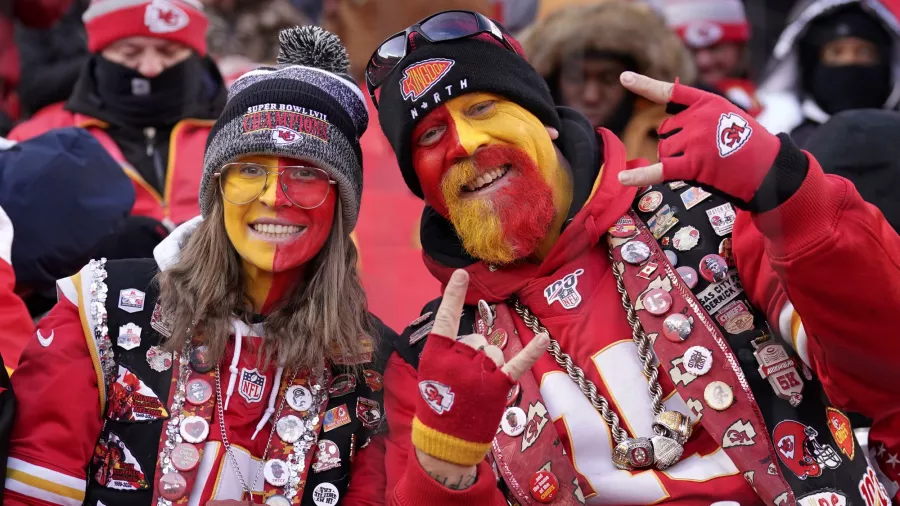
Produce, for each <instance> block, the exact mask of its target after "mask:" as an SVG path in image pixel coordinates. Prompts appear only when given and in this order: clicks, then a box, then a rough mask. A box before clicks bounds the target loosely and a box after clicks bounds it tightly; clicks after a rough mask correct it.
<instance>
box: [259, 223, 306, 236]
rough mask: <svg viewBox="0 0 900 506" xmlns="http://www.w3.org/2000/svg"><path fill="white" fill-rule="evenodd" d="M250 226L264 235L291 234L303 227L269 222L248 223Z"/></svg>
mask: <svg viewBox="0 0 900 506" xmlns="http://www.w3.org/2000/svg"><path fill="white" fill-rule="evenodd" d="M250 228H252V229H253V230H255V231H256V232H259V233H260V234H266V235H293V234H297V233H300V231H301V230H303V227H298V226H296V225H273V224H271V223H254V224H252V225H250Z"/></svg>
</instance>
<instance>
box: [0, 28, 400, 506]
mask: <svg viewBox="0 0 900 506" xmlns="http://www.w3.org/2000/svg"><path fill="white" fill-rule="evenodd" d="M280 40H281V53H280V55H279V58H278V62H279V63H278V64H277V65H276V66H273V67H262V68H259V69H256V70H253V71H251V72H248V73H246V74H245V75H243V76H242V77H241V78H240V79H238V80H237V81H236V82H235V83H234V86H233V87H232V89H231V91H230V96H229V100H228V103H227V105H226V107H225V109H224V111H223V113H222V115H221V116H220V117H219V119H218V120H217V121H216V124H215V126H214V127H213V128H212V131H211V135H210V140H209V143H208V146H207V148H206V154H205V158H204V164H203V169H202V173H203V180H202V184H201V186H200V198H199V205H200V209H201V211H202V216H198V217H197V218H195V219H192V220H190V221H188V222H186V223H185V224H183V225H181V226H179V227H178V228H177V229H176V230H175V231H174V232H173V233H172V235H171V236H169V237H168V238H167V239H166V240H165V241H163V242H162V243H161V244H160V245H159V247H157V249H156V251H155V252H154V253H155V255H154V256H155V258H154V259H147V260H124V261H109V262H107V261H106V260H105V259H101V260H99V261H96V260H95V261H92V262H91V263H90V265H88V266H87V267H85V268H84V269H83V270H82V271H81V272H80V273H78V274H77V275H75V276H73V277H71V278H67V279H64V280H62V281H60V282H59V284H58V286H59V293H60V301H59V303H58V304H57V305H56V307H55V308H54V309H53V310H52V311H51V313H50V314H49V315H48V316H47V317H46V318H44V319H42V320H41V321H40V323H39V324H38V326H37V330H36V332H35V336H34V338H33V339H32V341H31V342H30V343H29V345H28V346H27V348H26V350H25V351H24V352H23V356H22V358H21V360H20V362H19V368H18V369H17V370H16V374H15V376H16V381H17V382H18V381H21V382H22V383H20V386H16V390H17V391H18V390H19V389H21V391H22V394H21V396H20V397H19V398H18V399H19V404H18V412H17V417H16V420H15V425H14V428H13V435H12V436H11V440H10V446H9V459H8V463H7V466H8V472H7V481H6V496H5V498H4V504H16V505H18V504H29V505H45V504H74V503H79V504H80V503H86V504H109V505H112V504H134V505H144V506H150V505H153V506H163V505H169V506H170V505H172V504H200V505H207V506H224V505H235V504H251V503H252V504H262V503H265V504H270V505H279V506H280V505H290V504H295V505H304V506H320V505H322V504H328V505H332V506H333V505H337V504H342V505H349V506H364V505H371V504H378V503H379V501H377V500H376V501H373V500H372V498H373V497H376V498H377V497H383V495H384V479H385V478H384V467H383V454H384V440H383V439H384V435H383V434H379V432H381V431H382V430H383V429H384V428H385V427H384V424H382V423H381V422H382V413H383V412H384V409H383V407H382V388H383V382H382V372H381V371H382V370H383V360H382V361H379V360H378V359H377V357H376V354H375V347H376V345H377V344H378V343H379V342H381V341H383V340H393V339H396V334H394V333H393V332H392V331H391V330H390V329H388V328H387V327H385V326H384V325H383V324H382V323H381V322H380V321H379V320H378V319H377V318H375V317H374V316H372V315H370V314H369V313H368V311H367V310H366V300H365V294H364V293H363V290H362V286H361V282H360V280H359V277H358V274H357V272H356V262H357V258H358V255H357V250H356V247H355V245H354V243H353V241H352V240H351V239H350V232H351V231H352V230H353V228H354V226H355V224H356V221H357V217H358V214H359V204H360V197H361V193H362V160H361V156H360V146H359V137H360V136H361V135H362V134H363V132H364V131H365V129H366V126H367V124H368V114H367V111H366V106H365V99H364V95H363V93H362V91H361V90H360V89H359V87H358V86H357V85H356V84H355V83H354V81H353V80H352V79H351V78H350V77H349V75H348V73H347V67H348V58H347V54H346V51H345V49H344V47H343V46H342V45H341V43H340V40H339V39H338V38H337V37H336V36H335V35H333V34H331V33H329V32H326V31H324V30H322V29H320V28H318V27H302V28H300V27H298V28H294V29H291V30H286V31H283V32H281V36H280ZM61 426H64V427H66V429H65V430H60V427H61ZM350 483H352V485H353V486H352V487H350V486H349V485H350Z"/></svg>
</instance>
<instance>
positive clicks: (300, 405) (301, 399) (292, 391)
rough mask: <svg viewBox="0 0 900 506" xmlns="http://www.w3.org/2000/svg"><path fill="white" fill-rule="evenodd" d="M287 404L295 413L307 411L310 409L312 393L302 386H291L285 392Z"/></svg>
mask: <svg viewBox="0 0 900 506" xmlns="http://www.w3.org/2000/svg"><path fill="white" fill-rule="evenodd" d="M285 395H286V396H287V403H288V405H289V406H290V407H291V409H293V410H295V411H308V410H309V408H311V407H312V392H310V391H309V389H308V388H306V387H305V386H303V385H293V386H291V387H290V388H288V389H287V392H285Z"/></svg>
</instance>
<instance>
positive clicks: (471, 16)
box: [366, 10, 519, 109]
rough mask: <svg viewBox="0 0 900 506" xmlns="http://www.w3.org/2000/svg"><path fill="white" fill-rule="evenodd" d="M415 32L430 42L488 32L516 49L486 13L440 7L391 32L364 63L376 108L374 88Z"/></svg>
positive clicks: (399, 58) (406, 48)
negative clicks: (365, 63) (440, 10)
mask: <svg viewBox="0 0 900 506" xmlns="http://www.w3.org/2000/svg"><path fill="white" fill-rule="evenodd" d="M413 33H416V34H418V35H421V36H422V37H423V38H424V39H425V40H427V41H428V42H431V43H432V44H434V43H438V42H447V41H451V40H458V39H464V38H466V37H471V36H473V35H479V34H482V33H489V34H490V35H492V36H493V37H494V38H495V39H497V40H498V41H499V42H501V43H502V44H503V45H504V46H505V47H506V48H507V49H509V50H510V51H512V52H514V53H519V51H518V50H517V49H516V48H515V47H514V46H513V45H512V44H511V43H510V42H509V40H507V39H506V37H504V35H503V34H504V32H503V30H502V29H501V28H500V25H498V24H497V23H495V22H493V21H491V20H490V19H489V18H488V17H486V16H484V15H482V14H479V13H477V12H472V11H461V10H458V11H444V12H440V13H437V14H434V15H432V16H429V17H427V18H425V19H423V20H422V21H420V22H418V23H416V24H414V25H412V26H410V27H409V28H407V29H406V30H404V31H402V32H397V33H395V34H394V35H391V36H390V37H388V38H387V39H385V41H384V42H382V43H381V45H380V46H378V49H376V50H375V53H374V54H372V58H371V59H370V60H369V63H368V64H367V65H366V88H367V89H368V91H369V96H370V97H372V103H374V104H375V108H376V109H378V100H377V99H376V98H375V91H376V90H378V88H380V87H381V85H382V84H384V82H385V80H386V79H387V77H388V76H389V75H390V74H391V72H393V71H394V69H396V68H397V66H398V65H399V64H400V62H401V61H402V60H403V58H404V57H405V56H406V55H407V53H408V51H409V42H410V41H409V39H410V37H409V36H410V35H411V34H413Z"/></svg>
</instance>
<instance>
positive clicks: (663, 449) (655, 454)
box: [511, 251, 692, 471]
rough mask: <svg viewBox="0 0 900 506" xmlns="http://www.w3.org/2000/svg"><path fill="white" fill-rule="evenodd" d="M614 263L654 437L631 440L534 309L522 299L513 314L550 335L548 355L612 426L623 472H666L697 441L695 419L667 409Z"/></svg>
mask: <svg viewBox="0 0 900 506" xmlns="http://www.w3.org/2000/svg"><path fill="white" fill-rule="evenodd" d="M609 260H610V264H611V265H612V270H613V274H614V275H615V278H616V289H617V290H618V291H619V294H620V295H621V297H622V307H623V308H624V309H625V314H626V316H627V318H628V323H629V325H631V337H632V339H633V340H634V343H635V344H636V345H637V351H638V358H639V359H640V361H641V365H642V372H643V373H644V376H645V377H646V378H647V382H648V390H649V392H650V400H651V405H652V410H653V415H654V416H655V419H654V422H653V432H654V435H653V436H652V437H650V438H646V437H634V438H630V437H628V433H627V432H625V430H624V429H622V427H621V425H620V424H619V416H618V415H617V414H616V412H615V411H613V410H612V409H611V408H610V406H609V401H607V399H606V397H604V396H603V394H601V393H600V392H598V391H597V385H595V384H594V382H593V381H591V380H589V379H588V378H586V377H585V375H584V370H583V369H581V367H578V366H577V365H576V364H575V362H574V361H573V360H572V357H571V356H570V355H569V354H568V353H566V352H564V351H563V350H562V348H561V347H560V345H559V341H557V340H556V339H553V337H552V336H550V332H549V331H548V330H547V328H546V327H544V326H543V325H541V322H540V320H539V319H538V318H537V316H535V315H534V314H533V313H532V312H531V310H530V309H529V308H528V307H527V306H526V305H525V304H523V303H522V301H521V300H519V298H518V297H513V298H512V299H511V302H512V306H513V309H514V310H515V312H516V313H517V314H518V315H519V317H521V318H522V320H523V321H524V322H525V325H527V326H528V328H529V329H531V331H532V332H534V333H535V334H539V333H541V332H543V333H545V334H547V335H548V336H550V345H549V346H548V347H547V351H548V352H549V353H550V355H551V356H552V357H553V359H554V360H556V363H557V364H559V366H560V367H562V368H563V369H565V371H566V374H568V375H569V378H571V379H572V381H574V382H575V383H576V384H577V385H578V387H579V388H580V389H581V392H582V393H583V394H584V396H585V397H587V399H588V400H589V401H590V402H591V405H592V406H594V409H596V410H597V411H598V412H599V413H600V416H601V417H602V418H603V421H604V422H605V423H606V425H607V427H608V428H609V430H610V432H611V433H612V437H613V440H614V441H615V442H616V447H615V449H614V450H613V455H612V460H613V464H615V466H616V467H617V468H619V469H622V470H626V471H631V470H634V469H645V468H649V467H651V466H653V467H655V468H656V469H658V470H660V471H662V470H664V469H667V468H669V467H670V466H672V465H674V464H675V463H676V462H678V460H679V459H680V458H681V454H682V453H683V452H684V444H685V443H687V440H688V439H689V438H690V437H691V431H692V425H691V419H690V418H689V417H687V416H685V415H684V414H682V413H680V412H678V411H665V409H664V407H663V404H662V395H663V393H662V387H661V386H660V384H659V369H658V368H657V367H656V365H655V363H654V354H653V351H652V349H651V348H652V346H651V344H650V338H648V337H647V334H646V333H645V332H644V329H643V327H642V326H641V322H640V320H639V319H638V316H637V311H635V309H634V306H633V305H632V304H631V302H630V300H629V298H628V293H627V292H626V291H625V282H624V281H623V279H622V271H621V270H619V269H617V268H616V263H615V261H614V260H613V256H612V251H609Z"/></svg>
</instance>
